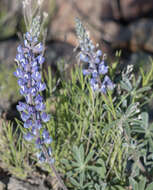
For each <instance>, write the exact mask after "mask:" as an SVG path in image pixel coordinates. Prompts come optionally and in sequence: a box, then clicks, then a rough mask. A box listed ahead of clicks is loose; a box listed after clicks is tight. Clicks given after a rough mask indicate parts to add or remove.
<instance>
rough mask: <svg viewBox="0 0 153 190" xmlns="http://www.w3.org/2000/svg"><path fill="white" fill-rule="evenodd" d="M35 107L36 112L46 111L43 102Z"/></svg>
mask: <svg viewBox="0 0 153 190" xmlns="http://www.w3.org/2000/svg"><path fill="white" fill-rule="evenodd" d="M35 107H36V110H37V111H43V110H45V105H44V103H43V102H40V103H39V104H37V105H36V106H35Z"/></svg>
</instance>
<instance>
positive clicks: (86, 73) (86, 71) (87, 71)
mask: <svg viewBox="0 0 153 190" xmlns="http://www.w3.org/2000/svg"><path fill="white" fill-rule="evenodd" d="M82 73H83V75H84V76H85V75H89V74H90V73H91V72H90V71H89V70H88V69H83V71H82Z"/></svg>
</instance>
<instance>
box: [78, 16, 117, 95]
mask: <svg viewBox="0 0 153 190" xmlns="http://www.w3.org/2000/svg"><path fill="white" fill-rule="evenodd" d="M80 31H83V33H81V32H80ZM76 32H77V36H78V40H79V47H80V53H79V55H80V60H81V61H83V62H84V63H87V65H86V68H85V69H83V75H88V74H90V73H91V76H90V77H91V78H90V79H91V80H90V85H91V88H92V90H93V91H97V92H102V93H105V92H106V88H107V89H113V88H114V85H113V83H112V82H110V81H109V82H108V81H107V82H104V83H103V81H102V79H103V78H104V77H105V76H104V77H103V76H101V75H106V74H107V73H108V66H107V64H106V63H105V59H106V56H104V55H103V53H102V51H101V50H100V49H98V45H96V46H95V45H94V44H93V42H92V40H91V39H90V37H89V34H88V32H87V31H86V29H85V28H84V27H83V24H82V23H81V21H80V20H79V19H76ZM102 55H103V57H102ZM94 79H95V80H94Z"/></svg>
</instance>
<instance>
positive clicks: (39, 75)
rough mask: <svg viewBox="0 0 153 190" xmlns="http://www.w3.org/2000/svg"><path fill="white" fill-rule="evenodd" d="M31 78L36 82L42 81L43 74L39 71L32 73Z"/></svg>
mask: <svg viewBox="0 0 153 190" xmlns="http://www.w3.org/2000/svg"><path fill="white" fill-rule="evenodd" d="M31 77H32V78H33V79H35V80H36V81H40V80H41V74H40V73H39V72H38V71H36V72H34V73H32V75H31Z"/></svg>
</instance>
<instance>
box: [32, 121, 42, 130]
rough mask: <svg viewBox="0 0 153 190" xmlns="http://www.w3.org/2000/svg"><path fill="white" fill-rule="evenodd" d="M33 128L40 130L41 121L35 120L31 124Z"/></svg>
mask: <svg viewBox="0 0 153 190" xmlns="http://www.w3.org/2000/svg"><path fill="white" fill-rule="evenodd" d="M33 126H34V127H35V128H36V129H41V127H42V124H41V121H40V120H36V121H35V123H34V124H33Z"/></svg>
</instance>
